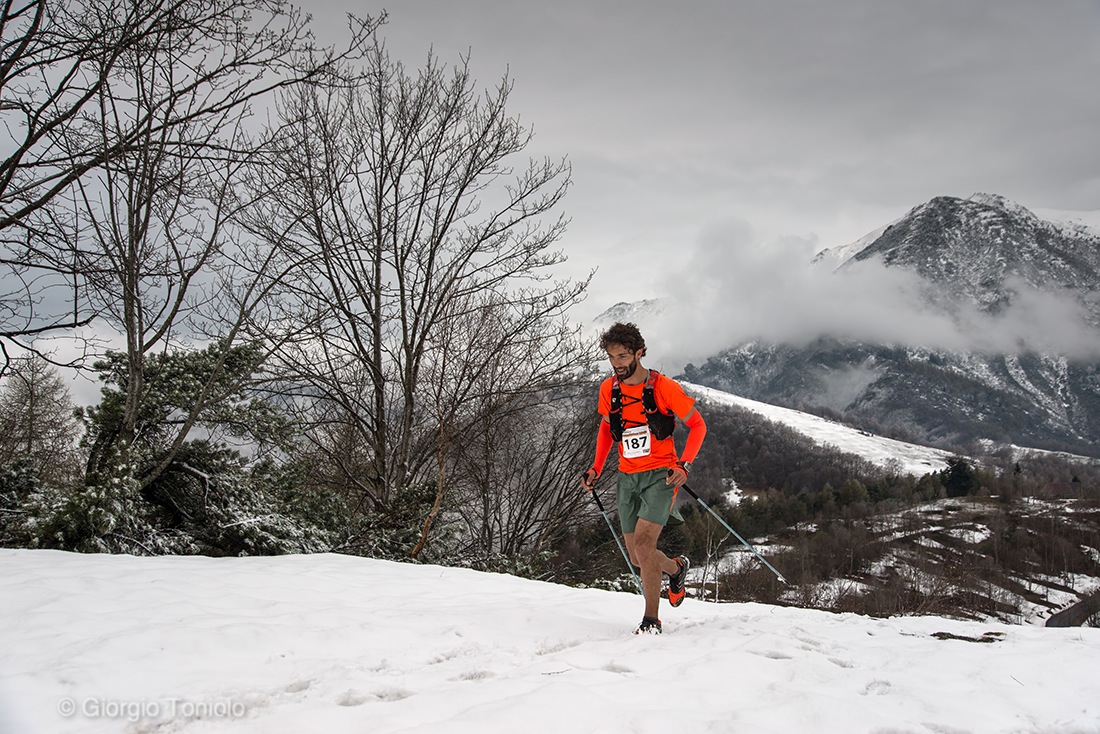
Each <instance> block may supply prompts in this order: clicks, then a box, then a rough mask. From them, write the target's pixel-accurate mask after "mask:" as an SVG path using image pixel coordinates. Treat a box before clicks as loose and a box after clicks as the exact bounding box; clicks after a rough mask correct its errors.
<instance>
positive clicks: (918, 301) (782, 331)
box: [646, 220, 1100, 369]
mask: <svg viewBox="0 0 1100 734" xmlns="http://www.w3.org/2000/svg"><path fill="white" fill-rule="evenodd" d="M816 249H817V246H816V244H815V243H814V242H812V241H810V240H806V239H799V238H787V239H782V240H778V241H774V242H767V243H763V242H761V241H759V240H758V238H757V237H756V236H755V235H754V233H753V231H752V229H751V227H750V226H749V225H748V224H747V223H746V222H744V221H743V220H727V221H725V222H723V223H721V224H719V225H716V226H712V227H711V228H709V229H708V230H706V231H704V232H703V233H702V235H701V236H700V238H699V241H698V243H697V245H696V247H695V248H694V250H693V254H692V255H691V256H690V257H689V258H688V259H687V260H686V261H685V262H684V265H683V267H682V268H681V269H679V270H677V271H675V272H671V273H670V274H669V278H668V280H667V282H668V283H669V285H670V290H669V293H668V294H667V300H666V304H667V305H666V308H665V309H664V310H663V312H662V313H660V314H657V315H655V316H654V317H653V319H652V323H651V324H649V325H647V327H646V333H647V334H649V333H652V334H653V335H654V337H655V338H653V339H652V341H653V343H654V344H656V343H658V342H659V343H661V344H662V349H661V350H660V351H661V352H662V353H664V352H666V350H667V352H668V353H669V354H675V355H677V358H676V360H675V361H676V362H677V363H678V364H672V360H669V361H668V362H666V366H665V368H666V369H673V368H679V367H682V364H684V363H687V362H689V361H696V362H697V361H700V360H702V359H705V358H706V357H707V356H710V355H713V354H714V353H715V352H716V351H719V350H721V349H725V348H727V347H730V346H734V345H737V344H741V343H744V342H749V341H756V340H759V341H764V342H775V343H783V344H791V345H795V346H803V345H806V344H808V343H810V342H812V341H813V340H815V339H817V338H819V337H823V336H830V337H836V338H841V339H850V340H856V341H863V342H869V343H881V344H892V345H898V346H907V347H917V348H928V349H935V350H946V351H956V352H964V351H966V352H985V353H1020V352H1024V351H1038V352H1043V353H1056V354H1062V355H1065V356H1068V357H1071V358H1078V359H1096V358H1097V357H1100V330H1097V329H1096V328H1095V327H1092V326H1089V324H1088V311H1087V309H1086V308H1085V307H1084V306H1083V305H1082V304H1081V303H1080V301H1079V299H1078V298H1077V297H1076V296H1074V295H1073V294H1069V293H1050V292H1041V291H1036V290H1035V289H1033V288H1031V287H1030V286H1028V285H1027V284H1025V283H1023V282H1009V283H1008V284H1007V285H1008V287H1009V289H1010V290H1012V291H1013V292H1014V294H1015V295H1014V297H1013V302H1012V304H1011V305H1010V306H1009V307H1007V308H1004V309H1002V310H1001V311H1000V312H999V313H996V314H989V313H986V312H983V311H981V310H979V309H978V308H977V307H976V306H974V305H973V304H970V303H964V304H959V303H953V304H938V305H932V304H931V303H930V301H929V299H928V295H927V294H928V284H927V283H926V282H925V281H924V280H922V279H921V278H920V277H919V276H918V275H917V274H916V273H915V272H912V271H909V270H905V269H902V268H897V267H887V266H885V265H884V264H883V263H882V262H881V261H877V260H868V261H863V262H860V263H854V264H853V266H852V267H848V268H845V269H844V270H841V271H839V272H833V268H834V267H835V265H836V263H835V262H834V263H826V262H821V263H818V264H813V263H812V260H813V257H814V255H815V250H816ZM649 339H650V338H649V337H648V336H647V340H649ZM655 352H656V350H655ZM655 356H656V354H655ZM655 366H659V365H656V364H655Z"/></svg>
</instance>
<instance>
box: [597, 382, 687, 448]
mask: <svg viewBox="0 0 1100 734" xmlns="http://www.w3.org/2000/svg"><path fill="white" fill-rule="evenodd" d="M659 374H660V373H659V372H657V370H650V371H649V379H648V380H646V381H645V387H644V388H642V408H643V410H645V418H646V423H648V424H649V432H650V433H652V434H653V438H655V439H657V440H658V441H661V440H664V439H666V438H668V437H669V436H671V435H672V432H673V431H674V430H675V429H676V416H674V415H673V414H672V413H663V412H661V410H660V408H658V407H657V396H656V395H654V394H653V387H654V385H656V384H657V377H658V376H659ZM607 419H608V422H609V423H611V438H613V439H614V440H615V443H618V442H619V441H622V440H623V391H622V388H620V387H619V378H618V377H613V378H612V381H611V410H610V412H609V413H608V416H607Z"/></svg>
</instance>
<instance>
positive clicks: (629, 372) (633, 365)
mask: <svg viewBox="0 0 1100 734" xmlns="http://www.w3.org/2000/svg"><path fill="white" fill-rule="evenodd" d="M637 371H638V359H637V357H635V358H634V359H632V360H631V361H630V364H628V365H627V366H625V367H616V368H615V376H616V377H618V378H619V379H620V380H629V379H630V378H631V376H633V374H634V373H635V372H637Z"/></svg>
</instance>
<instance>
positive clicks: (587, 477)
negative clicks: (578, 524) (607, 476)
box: [581, 469, 686, 492]
mask: <svg viewBox="0 0 1100 734" xmlns="http://www.w3.org/2000/svg"><path fill="white" fill-rule="evenodd" d="M599 478H600V475H599V474H598V473H597V472H596V470H595V469H589V470H588V471H586V472H584V473H583V474H581V488H582V489H584V491H585V492H591V491H592V488H593V487H594V486H596V480H597V479H599ZM685 481H686V480H685Z"/></svg>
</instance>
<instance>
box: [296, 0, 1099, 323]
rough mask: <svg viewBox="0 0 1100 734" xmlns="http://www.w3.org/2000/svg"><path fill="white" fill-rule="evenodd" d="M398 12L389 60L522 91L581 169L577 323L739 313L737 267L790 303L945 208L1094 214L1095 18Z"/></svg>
mask: <svg viewBox="0 0 1100 734" xmlns="http://www.w3.org/2000/svg"><path fill="white" fill-rule="evenodd" d="M383 7H386V6H382V5H377V6H376V5H371V4H365V3H361V2H358V1H357V2H354V3H350V2H347V1H346V0H315V1H314V2H311V3H310V4H309V5H308V6H307V10H308V11H310V12H312V13H313V15H314V19H315V22H316V23H317V26H318V28H319V30H321V31H322V33H323V34H327V33H333V34H336V33H337V31H338V30H339V29H340V27H341V26H342V24H343V21H342V17H343V14H344V13H346V12H347V11H354V12H356V13H359V14H375V13H377V12H378V11H380V10H381V9H382V8H383ZM386 9H387V10H388V11H389V22H388V23H387V25H386V26H385V27H384V28H383V31H382V33H383V35H384V37H385V38H386V39H387V44H388V47H389V49H390V51H391V53H392V54H393V55H394V56H396V57H398V58H400V59H401V60H403V61H405V62H406V63H407V64H408V65H411V66H413V67H416V66H419V65H421V64H422V62H423V59H424V58H425V55H426V54H427V52H428V49H429V48H433V49H434V51H435V53H436V54H437V55H438V56H439V57H440V58H441V59H442V60H444V61H448V62H453V61H455V60H457V59H458V58H459V55H460V54H462V53H465V52H467V51H469V52H470V53H471V54H472V68H473V70H474V73H475V75H476V77H477V78H478V80H479V82H480V83H481V84H482V85H483V86H490V85H492V84H493V83H494V82H495V81H497V80H498V79H499V78H500V76H501V75H503V74H504V73H505V71H507V72H508V73H509V74H510V76H511V77H512V79H513V81H514V83H515V90H514V92H513V95H512V98H511V100H510V112H511V113H512V114H513V115H516V116H518V117H520V119H521V120H522V121H523V122H524V123H525V124H527V125H528V126H530V127H532V128H533V129H534V132H535V139H534V143H533V146H532V147H531V149H530V152H531V153H532V154H533V155H536V156H542V155H549V156H553V157H560V156H566V157H568V159H569V160H570V161H571V163H572V166H573V182H574V186H573V188H572V189H571V191H570V193H569V194H568V196H567V197H566V199H565V205H564V211H565V213H566V214H567V215H568V216H569V217H570V218H571V220H572V221H571V224H570V227H569V230H568V232H567V234H566V235H565V237H564V239H563V240H562V241H561V248H562V249H563V250H564V252H565V254H566V255H567V256H568V257H569V267H570V272H574V273H583V272H587V271H588V270H590V269H592V268H598V274H597V276H596V278H595V280H594V281H593V285H592V289H591V292H590V295H589V298H588V300H587V301H586V303H585V304H584V307H583V308H582V309H581V311H580V313H579V314H578V315H579V316H580V317H581V318H590V317H592V316H595V315H596V314H598V313H600V312H601V311H603V310H604V309H605V308H607V307H608V306H610V305H612V304H614V303H617V302H619V301H634V300H639V299H642V298H651V297H661V296H668V295H670V294H673V293H680V294H681V295H682V294H684V293H690V292H692V291H693V290H695V289H700V290H705V291H708V292H710V293H712V294H714V293H717V297H718V298H719V299H722V300H725V299H727V298H728V301H729V303H731V304H733V306H732V307H733V308H734V309H736V308H737V303H738V299H739V294H738V293H737V292H736V291H735V290H733V288H730V289H729V290H728V292H726V293H722V292H721V291H722V290H723V289H722V287H721V280H722V279H719V282H715V276H716V275H717V273H715V272H713V271H711V272H704V270H706V264H707V263H712V262H715V261H720V262H721V263H722V264H723V267H724V268H727V269H737V268H738V267H739V260H738V258H739V256H744V257H745V258H747V260H748V262H749V263H750V265H752V266H753V267H755V268H756V270H746V272H751V273H754V277H753V278H752V279H751V282H746V280H748V279H746V278H744V277H742V278H734V279H732V282H731V285H734V284H735V285H737V286H738V287H740V288H752V287H753V286H755V287H756V288H758V289H760V291H761V292H769V291H774V292H782V291H784V290H786V291H788V295H789V296H790V297H792V298H793V297H794V295H796V294H793V293H790V291H791V290H792V289H793V288H796V287H797V286H798V280H797V279H796V280H795V281H794V282H793V283H784V282H782V276H781V275H780V274H779V273H780V272H781V271H782V270H783V268H784V266H785V263H786V262H788V260H787V259H786V258H791V259H793V261H802V260H808V259H809V257H810V256H812V254H813V253H814V252H816V251H818V250H820V249H823V248H825V247H830V246H834V245H841V244H846V243H849V242H852V241H854V240H856V239H858V238H859V237H861V236H863V235H864V234H866V233H867V232H869V231H871V230H873V229H876V228H878V227H880V226H882V225H884V224H886V223H888V222H890V221H893V220H894V219H897V218H899V217H901V216H903V215H904V214H905V213H906V212H907V211H908V210H909V209H911V208H912V207H914V206H916V205H918V204H921V203H923V202H925V201H927V200H929V199H930V198H932V197H934V196H937V195H951V196H961V197H966V196H969V195H971V194H973V193H975V192H989V193H996V194H1001V195H1003V196H1006V197H1008V198H1010V199H1012V200H1014V201H1017V202H1018V203H1020V204H1022V205H1024V206H1026V207H1028V208H1032V209H1040V210H1063V211H1069V210H1079V211H1096V210H1100V144H1098V137H1100V94H1098V93H1097V91H1096V87H1097V81H1096V80H1097V79H1100V2H1098V1H1097V0H1078V1H1074V0H1049V1H1047V2H1035V0H1002V1H999V2H978V1H977V0H973V1H967V0H920V1H910V2H903V1H901V0H830V1H829V2H822V1H821V0H795V1H791V0H775V1H774V2H762V1H760V0H693V1H691V2H683V3H671V2H651V1H649V0H629V1H626V0H623V1H619V2H603V1H601V0H580V1H577V0H554V1H553V2H534V1H526V0H524V1H515V0H513V1H511V2H505V1H503V0H502V1H499V2H494V1H491V0H399V1H398V2H395V3H393V4H392V5H390V6H388V7H386ZM717 253H721V255H720V256H718V254H717ZM739 254H740V255H739ZM762 263H764V264H767V267H762V266H761V264H762ZM770 274H774V282H772V280H773V279H772V278H769V275H770ZM756 297H759V294H756ZM699 305H702V302H701V301H700V302H699ZM808 305H809V306H810V307H812V304H808ZM772 306H773V307H774V308H782V307H783V303H782V302H776V303H774V304H772ZM802 307H806V306H802Z"/></svg>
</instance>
